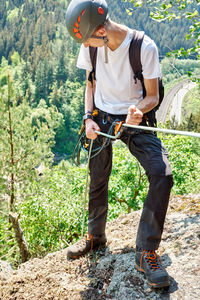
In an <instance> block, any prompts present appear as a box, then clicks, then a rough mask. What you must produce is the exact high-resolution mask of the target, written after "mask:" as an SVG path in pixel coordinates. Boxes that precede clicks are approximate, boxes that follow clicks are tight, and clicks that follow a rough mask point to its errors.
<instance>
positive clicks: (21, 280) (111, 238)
mask: <svg viewBox="0 0 200 300" xmlns="http://www.w3.org/2000/svg"><path fill="white" fill-rule="evenodd" d="M140 214H141V211H137V212H132V213H130V214H127V215H122V216H120V217H119V218H118V219H116V220H114V221H112V222H110V223H108V224H107V239H108V245H107V247H106V248H104V249H101V250H98V251H96V252H92V253H90V254H89V255H87V256H85V257H81V258H80V259H78V260H74V261H69V260H67V259H66V249H64V250H61V251H58V252H55V253H52V254H49V255H47V256H46V257H44V258H43V259H32V260H30V261H28V262H26V263H24V264H22V265H20V267H19V268H18V270H11V269H9V267H8V268H7V269H6V268H4V267H1V265H0V299H1V300H14V299H15V300H46V299H52V300H65V299H66V300H67V299H70V300H72V299H74V300H79V299H85V300H90V299H92V300H93V299H95V300H97V299H100V300H101V299H102V300H103V299H117V300H125V299H126V300H132V299H145V300H146V299H149V300H150V299H173V300H175V299H177V300H182V299H185V300H195V299H200V259H199V254H200V227H199V223H200V195H188V196H185V197H184V196H180V197H178V196H176V197H172V199H171V201H170V207H169V210H168V214H167V218H166V223H165V230H164V234H163V239H162V242H161V245H160V248H159V252H160V256H161V260H162V262H163V265H164V266H166V268H167V271H168V273H169V275H170V280H171V284H170V287H169V289H158V290H154V289H152V288H150V287H149V286H148V284H147V283H146V280H145V278H144V276H143V274H140V273H139V272H138V271H137V270H136V269H135V267H134V256H135V237H136V232H137V225H138V222H139V217H140Z"/></svg>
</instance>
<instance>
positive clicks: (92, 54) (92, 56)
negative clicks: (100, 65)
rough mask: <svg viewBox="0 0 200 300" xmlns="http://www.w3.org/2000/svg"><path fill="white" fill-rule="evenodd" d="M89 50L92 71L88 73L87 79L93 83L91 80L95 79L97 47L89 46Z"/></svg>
mask: <svg viewBox="0 0 200 300" xmlns="http://www.w3.org/2000/svg"><path fill="white" fill-rule="evenodd" d="M89 52H90V60H91V64H92V71H91V72H90V74H89V77H88V80H89V81H90V82H91V83H93V80H95V79H96V77H95V73H96V62H97V47H89Z"/></svg>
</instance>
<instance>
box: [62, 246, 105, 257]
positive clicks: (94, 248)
mask: <svg viewBox="0 0 200 300" xmlns="http://www.w3.org/2000/svg"><path fill="white" fill-rule="evenodd" d="M105 247H106V243H105V244H100V245H98V246H95V247H93V248H92V250H89V251H87V252H85V253H83V254H80V255H68V254H67V258H68V259H78V258H79V257H81V256H84V255H85V254H87V253H89V252H91V251H93V250H98V249H101V248H105Z"/></svg>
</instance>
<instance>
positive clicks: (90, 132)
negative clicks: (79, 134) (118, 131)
mask: <svg viewBox="0 0 200 300" xmlns="http://www.w3.org/2000/svg"><path fill="white" fill-rule="evenodd" d="M95 130H96V131H100V128H99V126H98V125H97V123H96V122H94V121H93V120H91V119H87V120H85V131H86V137H87V138H88V139H90V140H95V139H96V138H97V133H96V132H95Z"/></svg>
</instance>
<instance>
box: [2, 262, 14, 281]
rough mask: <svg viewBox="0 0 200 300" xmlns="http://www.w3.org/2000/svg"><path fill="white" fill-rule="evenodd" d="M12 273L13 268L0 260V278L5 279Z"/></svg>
mask: <svg viewBox="0 0 200 300" xmlns="http://www.w3.org/2000/svg"><path fill="white" fill-rule="evenodd" d="M12 273H13V268H12V266H11V264H10V263H8V262H6V261H4V260H0V277H2V278H7V277H9V276H10V275H11V274H12Z"/></svg>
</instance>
